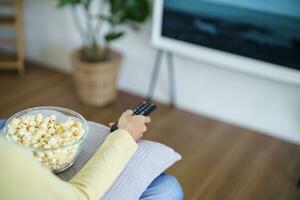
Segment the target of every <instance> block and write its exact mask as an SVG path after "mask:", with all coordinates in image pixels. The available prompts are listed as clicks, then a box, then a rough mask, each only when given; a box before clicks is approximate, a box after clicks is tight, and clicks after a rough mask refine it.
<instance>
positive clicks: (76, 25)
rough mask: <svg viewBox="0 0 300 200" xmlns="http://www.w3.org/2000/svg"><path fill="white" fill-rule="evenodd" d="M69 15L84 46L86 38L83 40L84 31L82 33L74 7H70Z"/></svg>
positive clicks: (82, 29)
mask: <svg viewBox="0 0 300 200" xmlns="http://www.w3.org/2000/svg"><path fill="white" fill-rule="evenodd" d="M71 14H72V19H73V23H74V25H75V27H76V29H77V30H78V32H79V35H80V37H81V40H82V45H84V43H85V42H86V41H85V40H86V38H85V35H86V33H85V31H84V28H83V26H82V25H81V22H80V19H79V17H78V13H77V12H76V7H75V6H72V8H71Z"/></svg>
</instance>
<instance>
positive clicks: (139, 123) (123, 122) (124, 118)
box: [109, 110, 151, 142]
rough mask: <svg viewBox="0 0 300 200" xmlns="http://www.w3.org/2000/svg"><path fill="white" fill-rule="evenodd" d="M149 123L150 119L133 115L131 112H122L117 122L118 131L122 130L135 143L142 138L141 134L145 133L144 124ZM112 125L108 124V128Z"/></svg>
mask: <svg viewBox="0 0 300 200" xmlns="http://www.w3.org/2000/svg"><path fill="white" fill-rule="evenodd" d="M150 122H151V118H150V117H148V116H147V117H146V116H143V115H133V111H132V110H127V111H126V112H124V113H123V114H122V115H121V117H120V119H119V121H118V127H119V129H124V130H126V131H128V132H129V133H130V135H131V136H132V137H133V139H134V140H135V141H136V142H137V141H139V140H140V139H141V138H142V137H143V134H144V133H145V132H146V131H147V126H146V124H148V123H150ZM113 124H114V123H110V124H109V126H112V125H113Z"/></svg>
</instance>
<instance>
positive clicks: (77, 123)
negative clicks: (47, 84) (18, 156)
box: [3, 106, 88, 173]
mask: <svg viewBox="0 0 300 200" xmlns="http://www.w3.org/2000/svg"><path fill="white" fill-rule="evenodd" d="M3 131H4V133H5V135H6V138H7V139H8V140H9V141H11V142H13V143H17V144H19V145H22V146H24V147H25V148H28V149H30V150H31V152H32V153H33V155H34V157H35V158H36V159H37V160H38V161H39V162H40V163H41V164H42V165H44V166H46V167H48V168H49V169H51V170H52V171H53V172H54V173H59V172H62V171H64V170H66V169H67V168H69V167H70V166H72V164H73V163H74V162H75V160H76V158H77V157H78V154H79V152H80V149H81V146H82V142H83V141H84V139H85V136H86V135H87V133H88V124H87V122H86V120H85V119H84V118H83V117H82V116H81V115H80V114H78V113H76V112H74V111H72V110H69V109H66V108H61V107H53V106H42V107H35V108H30V109H26V110H23V111H21V112H18V113H16V114H14V115H13V116H11V117H10V118H9V119H8V120H7V122H6V124H5V127H4V130H3Z"/></svg>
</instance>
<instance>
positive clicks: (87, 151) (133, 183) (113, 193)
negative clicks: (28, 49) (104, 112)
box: [58, 122, 181, 200]
mask: <svg viewBox="0 0 300 200" xmlns="http://www.w3.org/2000/svg"><path fill="white" fill-rule="evenodd" d="M89 126H90V131H89V134H88V135H87V138H86V140H85V142H84V144H83V147H82V150H81V152H80V154H79V157H78V159H77V161H76V162H75V163H74V165H73V166H72V167H70V168H69V169H67V170H66V171H64V172H62V173H60V174H58V176H59V177H60V178H61V179H63V180H66V181H68V180H70V179H71V178H72V177H73V176H74V175H75V174H76V173H77V172H78V171H79V170H80V169H81V168H82V167H83V166H84V165H85V164H86V163H87V161H88V160H89V159H90V158H91V157H92V156H93V155H94V153H95V152H96V151H97V149H98V148H99V147H100V146H101V144H102V143H103V141H104V140H105V138H106V137H107V136H108V134H109V133H110V131H109V128H108V127H107V126H103V125H101V124H98V123H95V122H89ZM180 159H181V156H180V155H179V154H178V153H176V152H175V151H174V150H173V149H171V148H170V147H167V146H166V145H163V144H160V143H157V142H151V141H147V140H141V141H140V142H139V148H138V149H137V151H136V153H135V154H134V155H133V157H132V158H131V159H130V160H129V162H128V164H127V165H126V167H125V168H124V170H123V172H122V173H121V174H120V176H119V177H118V178H117V180H116V181H115V182H114V183H113V185H112V186H111V187H110V189H109V190H108V191H107V192H106V193H105V195H104V197H103V198H102V200H136V199H139V197H140V196H141V195H142V193H143V192H144V191H145V190H146V188H147V187H148V186H149V185H150V183H151V182H152V181H153V180H154V179H155V178H156V177H157V176H159V175H160V174H161V173H163V172H164V171H165V170H166V169H167V168H169V167H170V166H172V165H173V164H174V163H175V162H176V161H178V160H180ZM99 181H101V180H99Z"/></svg>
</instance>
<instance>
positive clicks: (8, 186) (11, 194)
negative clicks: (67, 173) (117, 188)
mask: <svg viewBox="0 0 300 200" xmlns="http://www.w3.org/2000/svg"><path fill="white" fill-rule="evenodd" d="M136 149H137V144H136V142H135V141H134V140H133V138H132V136H131V135H130V134H129V133H128V132H127V131H125V130H118V131H115V132H114V133H112V134H111V135H110V136H108V138H107V139H106V140H105V142H104V143H103V144H102V146H101V147H100V148H99V150H98V151H97V152H96V154H95V155H94V156H93V157H92V158H91V160H89V161H88V163H87V164H86V165H85V166H84V167H83V169H82V170H80V172H79V173H78V174H77V175H76V176H75V177H73V178H72V179H71V180H70V182H65V181H62V180H60V179H59V178H57V177H56V176H55V175H54V174H52V172H50V171H49V170H48V169H47V168H45V167H42V166H41V165H40V164H39V163H38V162H37V161H35V160H34V158H33V157H32V155H31V153H30V152H28V151H26V150H25V149H23V148H20V147H18V146H16V145H13V144H10V143H8V142H7V141H5V139H4V138H0V158H1V165H0V199H1V200H6V199H7V200H11V199H24V200H27V199H28V200H35V199H39V200H40V199H45V200H48V199H49V200H50V199H63V200H69V199H70V200H71V199H72V200H75V199H80V200H96V199H97V200H98V199H99V198H100V197H101V196H102V195H103V194H104V193H105V192H106V191H107V190H108V189H109V187H110V186H111V185H112V183H113V182H114V180H115V179H116V178H117V177H118V175H119V174H120V173H121V171H122V169H123V168H124V167H125V165H126V163H127V162H128V160H129V159H130V158H131V156H132V155H133V154H134V152H135V150H136Z"/></svg>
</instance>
